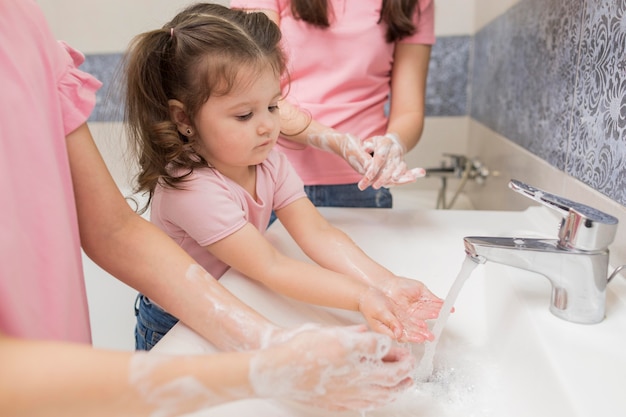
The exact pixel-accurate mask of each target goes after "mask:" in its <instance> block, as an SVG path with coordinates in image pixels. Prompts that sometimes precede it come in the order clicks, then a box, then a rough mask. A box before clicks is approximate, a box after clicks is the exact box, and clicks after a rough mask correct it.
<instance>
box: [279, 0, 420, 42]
mask: <svg viewBox="0 0 626 417" xmlns="http://www.w3.org/2000/svg"><path fill="white" fill-rule="evenodd" d="M355 1H356V0H355ZM418 2H419V1H418V0H382V7H381V9H380V19H379V20H378V23H381V22H385V24H386V25H387V34H386V36H385V37H386V40H387V42H390V43H391V42H395V41H398V40H400V39H402V38H405V37H407V36H410V35H412V34H414V33H415V30H416V28H415V25H414V24H413V15H414V14H415V9H416V8H417V13H419V12H420V10H419V7H418ZM291 13H292V14H293V16H294V17H295V18H296V19H299V20H302V21H304V22H307V23H309V24H311V25H313V26H317V27H320V28H327V27H329V26H330V21H331V20H332V16H333V10H332V7H331V6H330V5H329V4H328V0H291Z"/></svg>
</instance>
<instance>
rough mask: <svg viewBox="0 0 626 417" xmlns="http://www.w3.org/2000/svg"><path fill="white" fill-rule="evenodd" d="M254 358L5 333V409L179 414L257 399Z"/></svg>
mask: <svg viewBox="0 0 626 417" xmlns="http://www.w3.org/2000/svg"><path fill="white" fill-rule="evenodd" d="M252 355H253V353H225V354H219V355H212V356H195V357H194V356H191V357H184V356H159V355H153V354H148V353H136V354H133V353H131V352H121V351H118V352H115V351H104V350H96V349H93V348H91V347H89V346H84V345H77V344H70V343H60V342H43V341H26V340H18V339H13V338H9V337H6V336H3V335H1V334H0V362H1V363H2V372H0V414H1V415H3V416H12V417H21V416H24V417H26V416H28V417H36V416H45V417H54V416H59V417H73V416H77V417H82V416H94V417H98V416H102V417H109V416H119V417H124V416H133V417H136V416H148V415H152V413H154V412H156V411H160V412H161V413H164V414H160V415H168V416H170V415H171V416H173V415H180V414H183V413H185V412H190V411H194V410H197V409H200V408H206V407H209V406H211V405H216V404H220V403H222V402H226V401H232V400H234V399H238V398H245V397H252V396H254V393H253V390H252V388H251V387H250V384H249V383H248V366H249V361H250V358H251V357H252ZM185 391H187V393H186V392H185Z"/></svg>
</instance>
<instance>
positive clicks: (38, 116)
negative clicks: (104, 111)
mask: <svg viewBox="0 0 626 417" xmlns="http://www.w3.org/2000/svg"><path fill="white" fill-rule="evenodd" d="M83 59H84V58H83V56H82V55H81V54H80V53H79V52H77V51H75V50H72V49H71V48H69V47H68V46H67V45H64V44H60V43H57V42H56V41H55V40H54V36H53V35H52V33H51V31H50V30H49V28H48V25H47V23H46V21H45V18H44V16H43V14H42V13H41V11H40V9H39V7H38V6H37V5H36V3H34V2H33V1H30V0H16V1H2V2H0V80H1V81H0V82H1V84H2V93H1V94H0V196H1V197H0V198H1V199H2V200H1V201H2V202H1V210H2V212H1V215H0V256H1V261H0V331H1V332H2V333H5V334H8V335H11V336H16V337H23V338H31V339H49V340H64V341H74V342H87V343H89V342H90V341H91V332H90V327H89V314H88V309H87V298H86V293H85V284H84V279H83V271H82V258H81V252H80V239H79V235H78V221H77V216H76V206H75V203H74V192H73V188H72V179H71V175H70V168H69V161H68V156H67V150H66V144H65V136H66V135H67V134H68V133H71V132H72V131H73V130H75V129H76V128H78V127H79V126H80V125H81V124H83V123H84V122H85V121H86V120H87V118H88V116H89V114H90V113H91V111H92V110H93V108H94V105H95V92H96V90H97V89H98V88H100V86H101V84H100V82H99V81H97V80H96V79H95V78H93V77H92V76H90V75H88V74H86V73H84V72H81V71H79V70H78V69H77V66H78V65H79V64H80V63H81V62H82V61H83Z"/></svg>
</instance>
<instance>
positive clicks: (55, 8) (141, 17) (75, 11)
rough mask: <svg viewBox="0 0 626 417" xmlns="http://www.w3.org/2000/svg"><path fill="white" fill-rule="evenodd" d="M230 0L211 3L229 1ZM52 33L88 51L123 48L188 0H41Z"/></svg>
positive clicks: (84, 51)
mask: <svg viewBox="0 0 626 417" xmlns="http://www.w3.org/2000/svg"><path fill="white" fill-rule="evenodd" d="M228 2H229V0H221V1H220V0H215V1H211V3H220V4H224V5H227V4H228ZM37 3H38V4H39V5H40V6H41V8H42V9H43V11H44V13H45V14H46V17H47V19H48V22H49V23H50V26H51V28H52V31H53V33H54V34H55V35H56V36H57V38H58V39H62V40H64V41H66V42H68V43H69V44H70V45H72V46H73V47H75V48H77V49H78V50H80V51H81V52H83V53H85V54H95V53H111V52H121V51H123V50H124V49H125V48H126V45H128V42H129V41H130V40H131V39H132V37H133V36H135V35H136V34H138V33H141V32H144V31H146V30H150V29H154V28H156V27H159V26H161V25H163V24H164V23H165V22H167V21H168V20H169V19H171V18H172V17H174V15H175V14H176V12H177V11H178V10H179V9H181V8H182V7H184V6H185V5H187V4H190V3H195V1H194V2H192V1H189V0H131V1H127V0H106V1H104V0H89V1H83V0H38V1H37Z"/></svg>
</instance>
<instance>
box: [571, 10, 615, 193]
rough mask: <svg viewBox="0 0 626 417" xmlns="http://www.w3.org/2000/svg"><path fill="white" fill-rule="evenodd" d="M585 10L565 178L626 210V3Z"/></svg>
mask: <svg viewBox="0 0 626 417" xmlns="http://www.w3.org/2000/svg"><path fill="white" fill-rule="evenodd" d="M584 11H585V18H584V21H583V22H584V23H583V28H582V29H583V33H582V36H581V43H580V54H581V55H580V65H579V71H578V83H577V85H576V101H575V106H574V119H573V125H572V140H571V142H572V146H571V149H570V152H571V153H570V155H569V158H568V164H567V173H568V174H570V175H572V176H574V177H576V178H578V179H580V180H581V181H583V182H584V183H586V184H587V185H590V186H591V187H593V188H594V189H596V190H598V191H600V192H602V193H604V194H605V195H607V196H609V197H611V198H612V199H614V200H616V201H618V202H620V203H621V204H624V205H626V2H624V1H618V2H616V1H614V0H596V1H588V2H587V5H586V7H585V8H584Z"/></svg>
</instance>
